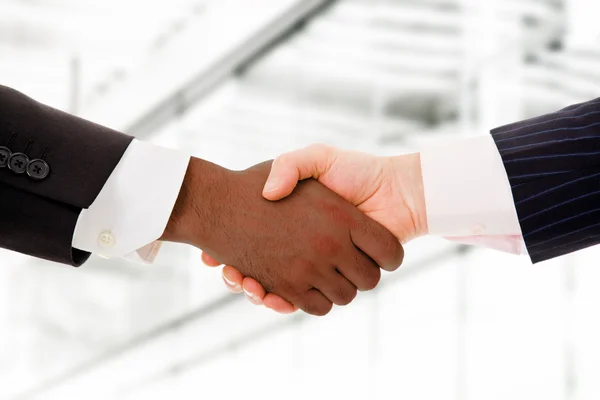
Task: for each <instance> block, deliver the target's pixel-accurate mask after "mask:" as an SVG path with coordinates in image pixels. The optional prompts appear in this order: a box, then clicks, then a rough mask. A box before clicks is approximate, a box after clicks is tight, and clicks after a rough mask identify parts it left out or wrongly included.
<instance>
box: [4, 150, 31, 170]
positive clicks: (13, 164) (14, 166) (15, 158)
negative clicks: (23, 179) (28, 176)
mask: <svg viewBox="0 0 600 400" xmlns="http://www.w3.org/2000/svg"><path fill="white" fill-rule="evenodd" d="M27 164H29V157H27V156H26V155H25V154H23V153H14V154H13V155H12V156H10V158H9V159H8V169H10V170H11V171H12V172H14V173H15V174H22V173H24V172H25V170H27Z"/></svg>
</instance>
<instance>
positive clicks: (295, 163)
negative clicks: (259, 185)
mask: <svg viewBox="0 0 600 400" xmlns="http://www.w3.org/2000/svg"><path fill="white" fill-rule="evenodd" d="M331 154H332V149H331V148H330V147H328V146H325V145H312V146H309V147H307V148H305V149H302V150H297V151H294V152H291V153H286V154H283V155H281V156H279V157H277V158H276V159H275V161H273V165H272V166H271V173H270V174H269V178H268V179H267V183H266V184H265V187H264V189H263V196H264V197H265V198H266V199H267V200H271V201H276V200H281V199H283V198H284V197H287V196H289V195H290V194H291V193H292V192H293V191H294V188H295V187H296V185H297V184H298V181H301V180H304V179H309V178H313V179H319V177H321V176H322V175H323V174H325V173H327V171H328V170H329V165H330V159H331Z"/></svg>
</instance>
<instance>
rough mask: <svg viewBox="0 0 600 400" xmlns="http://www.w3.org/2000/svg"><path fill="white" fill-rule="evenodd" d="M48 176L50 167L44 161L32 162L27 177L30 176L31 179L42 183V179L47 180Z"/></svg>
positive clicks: (28, 167) (28, 166)
mask: <svg viewBox="0 0 600 400" xmlns="http://www.w3.org/2000/svg"><path fill="white" fill-rule="evenodd" d="M48 174H50V166H49V165H48V163H47V162H46V161H44V160H40V159H37V160H32V161H31V162H30V163H29V165H27V175H29V177H30V178H31V179H35V180H36V181H41V180H42V179H45V178H46V177H47V176H48Z"/></svg>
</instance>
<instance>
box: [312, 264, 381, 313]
mask: <svg viewBox="0 0 600 400" xmlns="http://www.w3.org/2000/svg"><path fill="white" fill-rule="evenodd" d="M375 269H376V270H377V271H379V268H375ZM317 288H318V289H319V290H320V291H321V293H323V294H324V295H325V297H327V298H328V299H329V301H331V302H332V303H333V304H335V305H338V306H347V305H348V304H350V303H351V302H352V300H354V298H355V297H356V292H357V289H356V286H354V285H353V284H352V283H351V282H350V281H349V280H348V279H346V277H344V276H343V275H342V274H340V273H339V272H338V271H337V270H331V272H329V273H327V275H326V276H324V277H323V282H322V283H321V284H319V285H317Z"/></svg>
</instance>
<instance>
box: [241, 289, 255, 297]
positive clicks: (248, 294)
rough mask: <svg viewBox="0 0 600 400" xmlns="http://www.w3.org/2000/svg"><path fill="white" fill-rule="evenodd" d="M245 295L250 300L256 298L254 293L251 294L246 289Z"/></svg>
mask: <svg viewBox="0 0 600 400" xmlns="http://www.w3.org/2000/svg"><path fill="white" fill-rule="evenodd" d="M244 293H246V296H248V298H249V299H250V300H254V299H255V298H256V296H255V295H254V293H250V292H249V291H247V290H246V289H244Z"/></svg>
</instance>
